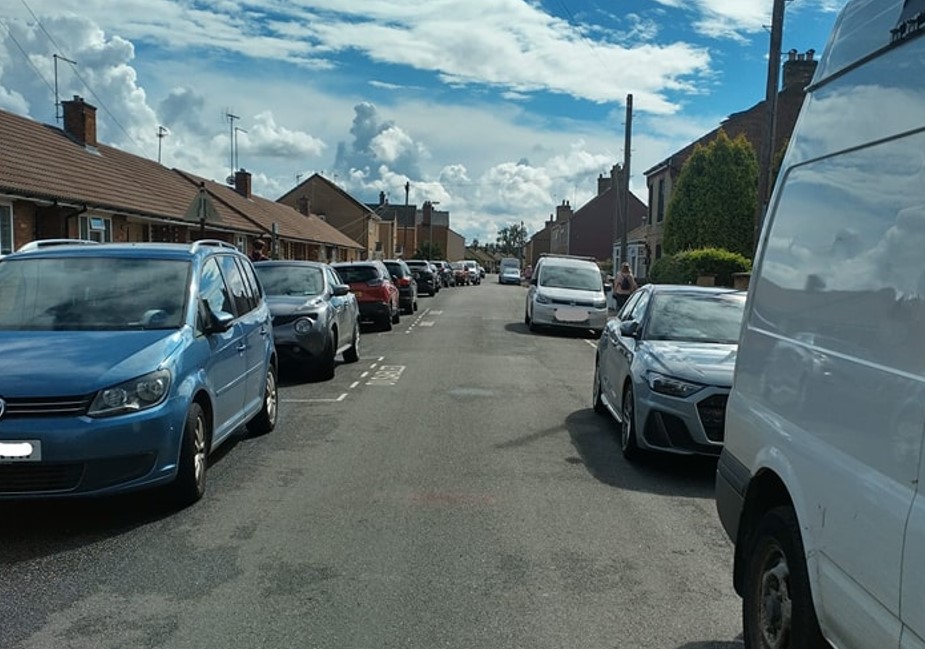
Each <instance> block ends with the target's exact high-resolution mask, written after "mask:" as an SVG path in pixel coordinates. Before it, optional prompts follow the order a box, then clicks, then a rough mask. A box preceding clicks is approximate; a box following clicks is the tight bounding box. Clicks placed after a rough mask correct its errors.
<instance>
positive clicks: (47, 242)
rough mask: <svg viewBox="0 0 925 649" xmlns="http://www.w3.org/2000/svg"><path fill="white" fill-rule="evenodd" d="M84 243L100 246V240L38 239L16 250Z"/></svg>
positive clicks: (25, 250)
mask: <svg viewBox="0 0 925 649" xmlns="http://www.w3.org/2000/svg"><path fill="white" fill-rule="evenodd" d="M83 245H91V246H98V245H100V242H99V241H92V240H90V239H37V240H35V241H30V242H29V243H24V244H23V245H21V246H20V247H19V248H18V249H17V250H16V252H28V251H30V250H41V249H42V248H51V247H53V246H83Z"/></svg>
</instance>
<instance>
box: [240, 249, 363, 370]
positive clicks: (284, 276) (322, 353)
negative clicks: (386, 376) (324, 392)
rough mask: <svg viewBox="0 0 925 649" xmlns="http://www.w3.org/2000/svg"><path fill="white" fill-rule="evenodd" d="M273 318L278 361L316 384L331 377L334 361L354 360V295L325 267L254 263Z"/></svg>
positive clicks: (356, 331) (356, 330) (356, 328)
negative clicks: (316, 380)
mask: <svg viewBox="0 0 925 649" xmlns="http://www.w3.org/2000/svg"><path fill="white" fill-rule="evenodd" d="M254 268H255V269H256V270H257V276H258V277H259V278H260V283H261V284H262V285H263V289H264V292H265V293H266V296H267V304H268V305H269V307H270V313H271V314H272V315H273V337H274V338H275V340H276V351H277V353H278V354H279V356H280V359H282V360H287V361H290V362H293V361H294V362H295V363H297V364H298V365H299V367H300V369H302V371H304V372H306V373H309V374H311V375H313V376H316V377H318V378H321V379H329V378H331V377H333V376H334V365H335V358H334V357H335V356H337V354H340V353H343V355H344V362H345V363H355V362H356V361H358V360H359V359H360V351H359V350H360V320H359V309H358V307H357V300H356V296H354V295H353V293H351V292H350V287H349V286H348V285H346V284H344V283H343V282H342V281H341V278H340V276H339V275H338V274H337V271H336V270H335V269H333V268H331V267H330V266H329V265H327V264H324V263H320V262H312V261H261V262H257V263H256V264H254Z"/></svg>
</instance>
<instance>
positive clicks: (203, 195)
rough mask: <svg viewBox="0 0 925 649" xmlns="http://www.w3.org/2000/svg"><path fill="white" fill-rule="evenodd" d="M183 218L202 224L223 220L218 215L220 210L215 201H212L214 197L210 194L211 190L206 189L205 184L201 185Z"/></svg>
mask: <svg viewBox="0 0 925 649" xmlns="http://www.w3.org/2000/svg"><path fill="white" fill-rule="evenodd" d="M183 218H184V219H186V220H187V221H196V222H197V223H200V224H202V223H205V222H206V221H221V220H222V217H220V216H219V215H218V210H217V209H215V203H214V202H213V201H212V197H211V196H209V192H208V191H206V188H205V184H201V185H199V192H198V193H197V194H196V197H195V198H193V202H192V203H190V204H189V207H187V208H186V212H185V213H184V214H183Z"/></svg>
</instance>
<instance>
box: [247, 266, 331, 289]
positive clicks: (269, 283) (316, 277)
mask: <svg viewBox="0 0 925 649" xmlns="http://www.w3.org/2000/svg"><path fill="white" fill-rule="evenodd" d="M256 270H257V275H258V276H259V277H260V283H261V284H262V285H263V290H264V291H265V292H266V294H267V295H306V296H310V295H321V293H322V292H323V291H324V276H323V273H322V272H321V268H319V267H317V266H296V265H288V264H287V265H282V264H281V265H278V266H276V265H272V266H264V265H262V264H261V265H258V266H256Z"/></svg>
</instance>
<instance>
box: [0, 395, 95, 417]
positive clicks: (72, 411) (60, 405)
mask: <svg viewBox="0 0 925 649" xmlns="http://www.w3.org/2000/svg"><path fill="white" fill-rule="evenodd" d="M92 400H93V395H92V394H90V395H83V396H79V397H53V398H39V397H25V398H9V399H4V401H5V402H6V409H5V410H4V413H3V418H4V419H12V418H14V417H73V416H77V415H82V414H84V413H86V412H87V408H88V407H90V402H91V401H92Z"/></svg>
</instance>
